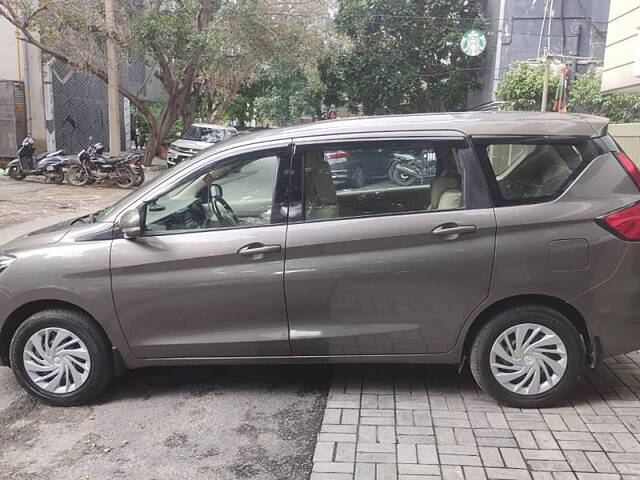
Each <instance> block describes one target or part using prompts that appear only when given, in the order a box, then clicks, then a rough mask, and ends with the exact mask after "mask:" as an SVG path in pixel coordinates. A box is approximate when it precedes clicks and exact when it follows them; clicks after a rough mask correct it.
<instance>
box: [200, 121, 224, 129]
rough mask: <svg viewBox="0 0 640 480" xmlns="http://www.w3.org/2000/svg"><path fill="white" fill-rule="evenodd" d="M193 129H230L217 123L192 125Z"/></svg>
mask: <svg viewBox="0 0 640 480" xmlns="http://www.w3.org/2000/svg"><path fill="white" fill-rule="evenodd" d="M191 126H192V127H204V128H220V129H228V128H229V127H225V126H224V125H218V124H216V123H200V122H198V123H192V124H191Z"/></svg>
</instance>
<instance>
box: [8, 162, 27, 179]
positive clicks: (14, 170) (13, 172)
mask: <svg viewBox="0 0 640 480" xmlns="http://www.w3.org/2000/svg"><path fill="white" fill-rule="evenodd" d="M9 176H10V177H11V178H13V179H14V180H24V179H25V178H26V177H27V176H26V175H25V174H24V173H23V172H22V170H20V167H16V166H15V165H14V166H13V167H11V168H10V169H9Z"/></svg>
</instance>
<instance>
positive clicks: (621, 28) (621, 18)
mask: <svg viewBox="0 0 640 480" xmlns="http://www.w3.org/2000/svg"><path fill="white" fill-rule="evenodd" d="M638 29H640V0H612V1H611V8H610V10H609V27H608V30H607V45H606V50H605V53H604V68H603V70H602V91H603V92H640V35H639V34H638Z"/></svg>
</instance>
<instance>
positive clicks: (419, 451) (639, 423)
mask: <svg viewBox="0 0 640 480" xmlns="http://www.w3.org/2000/svg"><path fill="white" fill-rule="evenodd" d="M313 472H314V473H313V474H312V475H311V480H418V479H432V478H433V479H435V478H445V479H449V478H451V479H472V480H475V479H478V480H482V479H485V478H490V479H516V480H519V479H534V480H569V479H580V480H610V479H611V480H613V479H625V480H631V479H634V480H635V479H638V480H640V352H636V353H633V354H629V355H621V356H618V357H616V358H614V359H609V360H607V361H606V362H605V364H603V365H602V366H601V367H599V368H598V369H597V370H596V371H592V370H590V371H588V372H587V373H586V374H585V377H584V378H583V379H582V380H581V381H580V383H579V384H578V386H577V388H576V389H575V390H574V391H573V392H572V394H571V396H570V398H568V399H567V400H566V401H565V402H564V403H563V404H562V405H559V406H557V407H555V408H549V409H543V410H519V409H513V408H507V407H502V406H500V405H499V404H497V403H496V402H494V401H493V400H492V399H490V398H489V397H488V396H487V395H486V394H484V393H483V392H481V391H480V390H479V389H478V388H477V387H476V385H475V384H474V382H473V379H472V378H471V375H470V374H469V373H463V374H461V375H458V373H457V371H456V369H455V368H454V367H450V366H378V365H375V366H374V365H368V366H338V367H335V371H334V378H333V383H332V387H331V390H330V393H329V398H328V402H327V408H326V411H325V414H324V420H323V423H322V429H321V431H320V433H319V434H318V442H317V445H316V450H315V456H314V467H313Z"/></svg>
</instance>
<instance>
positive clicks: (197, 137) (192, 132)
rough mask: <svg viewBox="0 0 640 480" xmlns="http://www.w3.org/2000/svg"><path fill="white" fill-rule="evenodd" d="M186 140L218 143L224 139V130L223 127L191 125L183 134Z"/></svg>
mask: <svg viewBox="0 0 640 480" xmlns="http://www.w3.org/2000/svg"><path fill="white" fill-rule="evenodd" d="M182 138H183V139H184V140H193V141H196V142H207V143H216V142H221V141H222V140H224V130H223V129H221V128H209V127H196V126H194V125H192V126H190V127H189V129H188V130H187V131H186V132H185V133H184V135H183V136H182Z"/></svg>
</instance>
